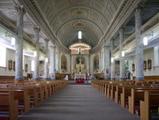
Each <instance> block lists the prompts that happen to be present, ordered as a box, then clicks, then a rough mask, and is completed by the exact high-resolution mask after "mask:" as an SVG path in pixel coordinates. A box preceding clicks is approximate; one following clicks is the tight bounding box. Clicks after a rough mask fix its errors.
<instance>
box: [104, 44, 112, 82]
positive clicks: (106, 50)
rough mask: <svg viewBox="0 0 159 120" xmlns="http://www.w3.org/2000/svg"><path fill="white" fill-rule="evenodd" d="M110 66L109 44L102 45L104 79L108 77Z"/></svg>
mask: <svg viewBox="0 0 159 120" xmlns="http://www.w3.org/2000/svg"><path fill="white" fill-rule="evenodd" d="M110 66H111V56H110V46H106V45H105V46H104V77H105V79H107V80H108V79H110Z"/></svg>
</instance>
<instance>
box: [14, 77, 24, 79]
mask: <svg viewBox="0 0 159 120" xmlns="http://www.w3.org/2000/svg"><path fill="white" fill-rule="evenodd" d="M15 80H24V78H23V77H15Z"/></svg>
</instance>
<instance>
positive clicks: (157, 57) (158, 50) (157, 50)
mask: <svg viewBox="0 0 159 120" xmlns="http://www.w3.org/2000/svg"><path fill="white" fill-rule="evenodd" d="M154 66H159V46H156V47H154Z"/></svg>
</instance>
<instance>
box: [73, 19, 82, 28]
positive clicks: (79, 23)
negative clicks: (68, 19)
mask: <svg viewBox="0 0 159 120" xmlns="http://www.w3.org/2000/svg"><path fill="white" fill-rule="evenodd" d="M72 26H73V28H75V29H81V28H84V27H85V25H84V23H82V22H81V21H75V22H73V23H72Z"/></svg>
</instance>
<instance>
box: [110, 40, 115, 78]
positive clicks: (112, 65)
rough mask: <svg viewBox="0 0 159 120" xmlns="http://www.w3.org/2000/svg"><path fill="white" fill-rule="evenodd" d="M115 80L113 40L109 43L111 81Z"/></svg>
mask: <svg viewBox="0 0 159 120" xmlns="http://www.w3.org/2000/svg"><path fill="white" fill-rule="evenodd" d="M114 79H115V60H114V58H113V40H112V41H111V80H114Z"/></svg>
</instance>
